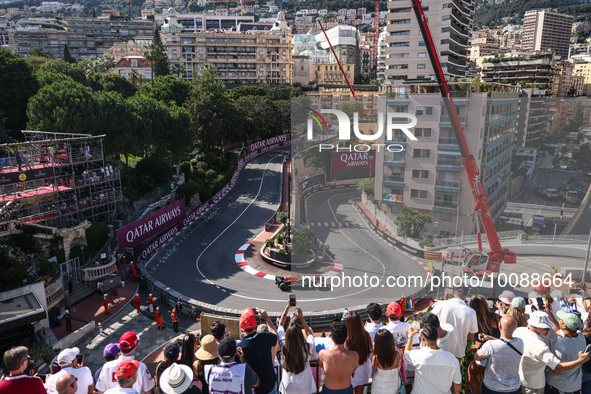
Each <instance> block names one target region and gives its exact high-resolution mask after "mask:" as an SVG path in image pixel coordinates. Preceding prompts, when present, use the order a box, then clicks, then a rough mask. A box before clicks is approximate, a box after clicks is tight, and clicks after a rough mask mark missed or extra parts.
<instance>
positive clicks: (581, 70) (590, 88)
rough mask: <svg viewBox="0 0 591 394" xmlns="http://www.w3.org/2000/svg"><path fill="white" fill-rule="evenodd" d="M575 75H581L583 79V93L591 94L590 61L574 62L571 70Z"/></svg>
mask: <svg viewBox="0 0 591 394" xmlns="http://www.w3.org/2000/svg"><path fill="white" fill-rule="evenodd" d="M573 72H574V74H575V75H580V76H582V77H583V78H584V79H583V94H584V95H586V96H589V95H591V63H587V62H585V63H575V67H574V70H573Z"/></svg>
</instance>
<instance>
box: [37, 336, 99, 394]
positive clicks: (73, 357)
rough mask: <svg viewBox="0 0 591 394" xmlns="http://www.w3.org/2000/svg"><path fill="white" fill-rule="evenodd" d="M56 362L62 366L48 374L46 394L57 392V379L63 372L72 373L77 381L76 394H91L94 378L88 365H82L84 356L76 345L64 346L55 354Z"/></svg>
mask: <svg viewBox="0 0 591 394" xmlns="http://www.w3.org/2000/svg"><path fill="white" fill-rule="evenodd" d="M57 362H58V364H59V366H60V367H61V368H62V369H61V371H59V372H58V373H56V374H55V375H50V376H49V377H48V378H47V381H46V382H45V388H46V389H47V393H48V394H55V393H57V389H56V383H57V380H58V379H59V378H60V377H61V376H62V375H64V374H68V373H70V374H72V375H74V376H75V377H76V379H77V382H78V389H77V390H76V394H92V393H93V391H94V380H93V377H92V372H90V369H89V368H88V367H85V366H84V356H82V355H81V354H80V349H78V348H77V347H73V348H66V349H64V350H62V351H61V352H60V354H58V356H57Z"/></svg>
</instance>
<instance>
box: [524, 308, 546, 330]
mask: <svg viewBox="0 0 591 394" xmlns="http://www.w3.org/2000/svg"><path fill="white" fill-rule="evenodd" d="M527 323H528V324H529V325H530V326H532V327H537V328H552V322H550V317H549V316H548V314H547V313H546V312H542V311H535V312H533V313H532V314H531V315H530V316H529V320H528V321H527Z"/></svg>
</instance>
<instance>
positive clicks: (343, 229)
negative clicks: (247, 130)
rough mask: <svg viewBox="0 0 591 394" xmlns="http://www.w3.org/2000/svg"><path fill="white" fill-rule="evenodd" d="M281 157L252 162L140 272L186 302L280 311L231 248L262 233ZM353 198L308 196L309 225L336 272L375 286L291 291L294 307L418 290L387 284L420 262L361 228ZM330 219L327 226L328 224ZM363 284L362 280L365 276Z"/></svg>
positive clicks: (345, 194)
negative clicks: (335, 263)
mask: <svg viewBox="0 0 591 394" xmlns="http://www.w3.org/2000/svg"><path fill="white" fill-rule="evenodd" d="M283 159H284V156H283V155H281V154H279V153H277V151H275V152H268V153H265V154H262V155H260V156H258V157H256V158H254V159H252V160H251V161H250V162H249V163H248V164H247V165H246V166H245V168H244V169H243V170H242V173H241V174H240V176H239V177H238V180H237V182H236V184H235V186H234V188H233V189H232V191H231V192H230V193H228V194H227V195H226V196H225V197H224V198H223V199H222V200H221V201H220V202H219V203H218V204H217V205H216V206H215V207H214V209H213V211H212V214H211V215H212V216H210V217H209V220H204V221H202V222H201V223H200V224H198V225H193V226H192V227H190V228H189V229H187V230H185V233H183V234H181V235H180V236H179V237H177V238H179V242H178V243H176V245H175V246H171V247H169V249H166V248H165V249H164V250H162V251H161V252H160V253H159V254H158V255H156V256H155V257H154V258H153V259H152V260H151V261H150V262H149V263H148V264H147V265H146V268H147V269H148V272H149V273H150V274H151V275H152V276H153V277H154V278H155V279H156V280H159V281H160V282H162V283H163V284H164V285H166V286H168V287H170V288H171V289H174V290H175V291H177V292H178V293H180V294H183V295H184V296H185V297H186V298H187V299H188V298H193V299H196V300H198V301H200V302H203V303H206V304H209V305H215V306H217V307H220V308H224V309H225V308H228V309H234V310H241V309H243V308H245V307H261V308H264V309H267V310H268V311H270V312H274V313H278V312H281V311H282V310H283V308H284V305H285V302H286V300H287V298H288V293H286V292H282V291H281V290H279V288H277V286H276V285H275V283H274V282H273V281H271V280H268V279H262V278H259V277H256V276H253V275H251V274H249V273H247V272H245V271H243V270H242V269H240V268H239V267H238V265H237V264H236V262H235V253H236V251H237V250H238V248H240V247H241V246H242V245H243V244H244V243H245V242H247V241H250V240H252V239H254V238H255V237H256V236H257V235H258V234H260V233H261V232H262V231H263V230H264V224H265V222H266V221H267V220H268V219H269V218H270V217H271V216H272V215H273V213H274V212H275V210H276V209H277V208H278V206H279V200H280V193H281V179H282V175H281V167H282V162H283ZM356 197H359V192H353V193H351V191H349V190H347V189H344V190H343V189H341V190H336V191H330V192H319V193H316V194H313V195H311V196H310V197H309V198H308V202H307V203H308V216H309V217H314V218H315V219H314V221H315V222H320V221H322V223H325V222H326V224H328V226H324V227H318V226H316V227H314V226H310V227H311V228H312V229H313V231H314V232H315V234H316V236H317V237H319V238H320V239H321V240H322V241H323V242H325V243H327V244H328V245H329V248H330V251H331V252H332V253H334V254H335V256H336V260H338V261H340V262H341V263H342V264H343V273H342V275H346V276H359V277H360V279H359V280H361V277H362V276H363V275H364V273H365V274H367V275H374V276H376V279H375V280H374V282H372V284H373V285H377V287H371V286H368V287H365V286H364V285H362V286H361V287H357V286H356V287H348V286H345V287H339V288H336V287H333V288H332V290H331V289H328V288H320V289H319V288H305V289H301V288H294V289H293V292H294V293H296V295H297V301H298V305H300V306H302V308H305V310H306V311H310V312H311V311H317V312H319V311H336V310H340V311H342V310H343V308H344V307H347V306H349V307H353V306H361V305H363V306H365V305H367V303H369V302H372V301H378V302H384V303H387V302H390V301H391V300H393V299H397V298H400V297H403V296H409V295H412V294H413V293H415V292H416V291H417V290H419V289H418V288H417V287H414V286H403V287H401V288H398V287H393V288H390V287H388V286H387V285H386V281H385V276H388V275H395V276H399V275H404V276H407V275H414V276H420V277H421V278H425V277H426V272H425V270H424V269H423V268H422V267H421V265H419V264H418V263H417V262H415V261H413V259H411V258H410V257H408V256H406V255H404V254H401V253H399V252H397V251H396V250H394V249H393V248H392V247H391V246H389V245H388V244H386V243H385V242H384V241H382V240H380V239H379V238H378V237H377V236H376V235H375V234H373V233H372V232H371V231H370V230H369V228H368V227H367V226H366V225H365V223H364V222H363V220H362V219H361V216H360V215H359V214H358V213H357V212H356V211H355V209H354V207H353V205H351V204H350V203H349V200H350V199H352V198H356ZM332 223H334V224H335V227H331V226H330V224H332ZM337 223H338V224H339V226H336V225H337ZM251 249H252V248H251ZM255 268H256V267H255ZM378 278H379V279H378ZM365 281H366V283H369V282H368V279H366V280H365ZM353 284H356V283H355V282H353V283H352V285H353ZM357 284H358V283H357Z"/></svg>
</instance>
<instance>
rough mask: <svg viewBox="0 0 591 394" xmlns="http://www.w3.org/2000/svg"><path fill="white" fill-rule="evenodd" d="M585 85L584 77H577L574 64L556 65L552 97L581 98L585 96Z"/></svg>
mask: <svg viewBox="0 0 591 394" xmlns="http://www.w3.org/2000/svg"><path fill="white" fill-rule="evenodd" d="M584 83H585V77H584V76H582V75H575V72H574V64H573V63H571V62H560V63H557V64H555V65H554V75H553V80H552V96H554V97H567V96H571V97H572V96H580V95H582V94H583V85H584Z"/></svg>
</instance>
